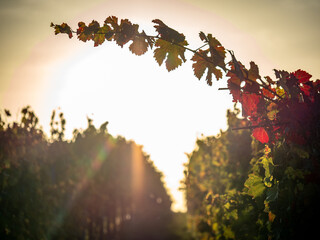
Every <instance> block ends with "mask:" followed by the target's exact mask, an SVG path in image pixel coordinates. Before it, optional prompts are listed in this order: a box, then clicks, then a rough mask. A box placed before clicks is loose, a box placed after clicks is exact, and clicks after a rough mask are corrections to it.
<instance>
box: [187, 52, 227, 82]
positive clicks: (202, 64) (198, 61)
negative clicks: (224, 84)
mask: <svg viewBox="0 0 320 240" xmlns="http://www.w3.org/2000/svg"><path fill="white" fill-rule="evenodd" d="M208 52H209V50H204V51H203V50H198V52H197V53H195V54H194V55H193V57H192V58H191V60H192V61H194V62H195V63H193V64H192V68H193V71H194V75H195V76H196V77H197V78H198V79H199V80H200V79H201V78H202V76H203V74H204V72H205V70H206V69H207V70H208V71H207V76H206V80H207V84H208V85H209V86H212V74H214V75H215V77H216V79H217V80H219V79H220V78H222V72H221V70H220V69H218V68H217V66H216V65H215V64H213V63H212V62H211V61H210V59H209V58H208V56H207V54H208Z"/></svg>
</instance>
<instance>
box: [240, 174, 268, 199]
mask: <svg viewBox="0 0 320 240" xmlns="http://www.w3.org/2000/svg"><path fill="white" fill-rule="evenodd" d="M244 186H245V187H246V188H248V194H249V195H250V196H252V197H253V198H256V197H259V196H260V195H261V194H263V192H264V191H265V185H264V183H263V180H262V178H261V177H260V176H257V175H254V174H250V175H249V178H248V179H247V180H246V182H245V183H244Z"/></svg>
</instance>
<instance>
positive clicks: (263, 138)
mask: <svg viewBox="0 0 320 240" xmlns="http://www.w3.org/2000/svg"><path fill="white" fill-rule="evenodd" d="M252 135H253V136H254V138H255V139H257V140H258V141H260V142H261V143H268V142H269V136H268V133H267V131H266V130H265V129H264V128H263V127H258V128H255V129H254V130H253V131H252Z"/></svg>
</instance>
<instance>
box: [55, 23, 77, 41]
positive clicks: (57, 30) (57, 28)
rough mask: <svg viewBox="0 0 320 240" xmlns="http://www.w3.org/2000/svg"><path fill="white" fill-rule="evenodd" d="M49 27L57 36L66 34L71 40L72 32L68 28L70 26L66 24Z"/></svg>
mask: <svg viewBox="0 0 320 240" xmlns="http://www.w3.org/2000/svg"><path fill="white" fill-rule="evenodd" d="M50 27H53V28H54V30H55V31H54V34H55V35H57V34H59V33H66V34H68V36H69V38H72V36H73V35H72V30H71V28H70V26H69V25H68V24H66V23H62V24H61V25H57V24H53V23H51V24H50Z"/></svg>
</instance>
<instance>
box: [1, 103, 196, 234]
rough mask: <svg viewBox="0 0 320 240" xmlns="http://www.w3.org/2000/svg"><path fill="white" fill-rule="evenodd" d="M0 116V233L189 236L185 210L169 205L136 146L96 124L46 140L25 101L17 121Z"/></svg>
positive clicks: (59, 125)
mask: <svg viewBox="0 0 320 240" xmlns="http://www.w3.org/2000/svg"><path fill="white" fill-rule="evenodd" d="M10 115H11V114H10V112H9V111H8V110H4V111H3V112H2V113H1V115H0V117H1V118H0V205H1V209H0V239H132V240H134V239H139V240H140V239H150V240H152V239H159V240H160V239H191V238H189V237H188V234H187V231H186V222H185V214H184V215H183V214H182V215H181V214H178V213H176V214H174V213H172V212H171V211H170V206H171V199H170V197H169V195H168V194H167V191H166V189H165V188H164V184H163V181H162V174H161V173H160V172H159V171H158V170H157V169H156V168H155V166H154V165H153V163H152V161H151V160H150V158H149V156H147V155H146V154H144V153H143V151H142V149H141V147H140V146H137V145H136V144H135V143H134V142H132V141H127V140H125V139H124V138H122V137H117V138H115V137H113V136H111V135H110V134H109V133H108V131H107V125H108V122H106V123H104V124H102V125H101V127H100V128H99V129H97V128H95V126H94V125H93V124H92V120H91V119H88V127H87V129H85V130H84V131H79V130H75V131H74V137H73V140H71V141H66V140H64V131H65V123H66V120H65V119H64V117H63V114H62V113H60V114H56V113H55V112H53V114H52V118H51V124H50V125H51V138H50V139H47V138H46V137H45V135H44V133H43V132H42V131H41V130H40V128H39V127H38V118H37V117H36V116H35V114H34V113H33V111H32V110H31V109H30V107H26V108H24V109H22V111H21V120H20V121H19V122H10V121H8V119H9V118H10Z"/></svg>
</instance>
